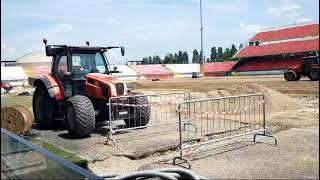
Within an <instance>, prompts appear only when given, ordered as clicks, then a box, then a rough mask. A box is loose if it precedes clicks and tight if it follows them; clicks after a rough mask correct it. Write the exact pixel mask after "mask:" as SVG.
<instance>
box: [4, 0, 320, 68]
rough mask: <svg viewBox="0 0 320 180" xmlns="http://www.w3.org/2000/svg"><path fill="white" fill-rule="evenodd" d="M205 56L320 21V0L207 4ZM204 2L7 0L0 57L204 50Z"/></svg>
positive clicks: (133, 56) (136, 55) (212, 0)
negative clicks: (49, 48) (47, 47)
mask: <svg viewBox="0 0 320 180" xmlns="http://www.w3.org/2000/svg"><path fill="white" fill-rule="evenodd" d="M203 4H204V8H203V10H204V26H205V32H204V33H205V34H204V37H205V55H208V54H209V51H210V48H211V47H212V46H222V47H224V48H225V47H228V46H231V44H232V43H235V44H236V45H237V46H238V44H239V43H242V42H244V41H246V40H247V39H249V38H250V36H252V35H253V34H254V32H256V31H257V30H259V29H261V28H266V27H273V26H279V25H285V24H293V23H295V22H303V21H310V20H318V19H319V1H318V0H203ZM199 29H200V25H199V0H93V1H89V0H55V1H53V0H51V1H49V0H48V1H46V0H27V1H24V0H1V59H14V58H16V57H19V56H21V55H24V54H26V53H30V52H32V51H37V50H42V49H44V47H43V44H42V38H43V37H46V38H47V39H48V41H49V43H53V44H54V43H56V44H71V45H79V44H82V45H85V41H86V40H89V41H90V42H91V45H99V46H111V45H123V46H125V47H126V56H125V57H123V58H120V59H119V58H118V57H119V54H120V53H119V51H113V52H109V55H108V56H109V57H110V59H112V61H113V63H119V62H123V61H125V59H129V60H140V59H141V58H142V57H144V56H149V55H156V54H158V55H160V56H161V57H163V56H164V55H165V54H166V53H167V52H172V53H174V52H177V51H178V50H186V51H188V53H189V56H190V54H191V53H192V50H193V49H195V48H197V49H200V39H199V38H200V30H199Z"/></svg>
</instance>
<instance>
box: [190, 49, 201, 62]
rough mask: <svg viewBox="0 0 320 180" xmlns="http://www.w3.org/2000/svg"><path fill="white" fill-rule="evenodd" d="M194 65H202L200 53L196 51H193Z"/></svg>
mask: <svg viewBox="0 0 320 180" xmlns="http://www.w3.org/2000/svg"><path fill="white" fill-rule="evenodd" d="M192 54H193V55H192V63H199V64H200V61H201V57H200V55H199V53H198V51H197V50H196V49H195V50H193V53H192Z"/></svg>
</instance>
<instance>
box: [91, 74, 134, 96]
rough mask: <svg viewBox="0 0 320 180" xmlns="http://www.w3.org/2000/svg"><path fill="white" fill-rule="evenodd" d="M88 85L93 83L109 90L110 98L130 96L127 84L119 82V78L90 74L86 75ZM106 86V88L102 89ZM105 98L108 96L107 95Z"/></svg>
mask: <svg viewBox="0 0 320 180" xmlns="http://www.w3.org/2000/svg"><path fill="white" fill-rule="evenodd" d="M85 78H86V81H87V83H89V84H90V83H91V84H92V83H93V84H94V85H96V86H99V87H100V88H106V89H108V92H109V93H108V98H109V97H115V96H126V95H128V88H127V86H126V84H125V83H123V82H122V81H120V80H119V78H117V77H113V76H110V75H107V74H100V73H89V74H87V75H85ZM101 86H105V87H101ZM105 98H107V97H106V95H105Z"/></svg>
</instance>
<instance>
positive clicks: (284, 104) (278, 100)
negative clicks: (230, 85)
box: [207, 83, 305, 114]
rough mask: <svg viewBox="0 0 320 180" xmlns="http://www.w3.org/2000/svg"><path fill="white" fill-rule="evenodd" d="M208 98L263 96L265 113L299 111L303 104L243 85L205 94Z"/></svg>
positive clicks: (273, 91)
mask: <svg viewBox="0 0 320 180" xmlns="http://www.w3.org/2000/svg"><path fill="white" fill-rule="evenodd" d="M207 94H208V96H209V97H223V96H236V95H245V94H264V95H265V96H266V101H267V107H266V109H267V113H268V114H269V113H274V112H281V111H287V110H301V109H303V108H305V107H304V105H303V103H302V102H301V101H299V100H298V99H294V98H292V97H290V96H288V95H286V94H283V93H280V92H279V91H276V90H273V89H269V88H267V87H265V86H262V85H259V84H254V83H251V84H244V85H241V86H238V87H236V88H235V89H231V90H228V89H217V90H216V91H210V92H208V93H207Z"/></svg>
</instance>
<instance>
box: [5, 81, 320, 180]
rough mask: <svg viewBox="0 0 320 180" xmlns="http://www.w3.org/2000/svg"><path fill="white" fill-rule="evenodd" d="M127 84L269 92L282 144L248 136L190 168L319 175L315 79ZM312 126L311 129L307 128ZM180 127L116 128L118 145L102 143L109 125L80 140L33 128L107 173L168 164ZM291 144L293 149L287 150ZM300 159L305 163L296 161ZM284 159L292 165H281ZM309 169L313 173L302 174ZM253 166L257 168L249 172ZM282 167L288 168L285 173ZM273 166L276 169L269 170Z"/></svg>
mask: <svg viewBox="0 0 320 180" xmlns="http://www.w3.org/2000/svg"><path fill="white" fill-rule="evenodd" d="M128 85H129V86H131V87H133V88H134V91H140V92H143V93H145V94H156V93H167V92H191V95H192V97H193V98H196V99H201V98H208V97H225V96H234V95H245V94H265V96H266V99H267V101H266V113H267V114H266V115H267V116H266V119H267V129H268V132H270V133H272V134H274V135H275V136H276V137H277V138H278V139H280V141H279V145H278V146H272V145H270V144H268V143H267V144H265V143H252V141H251V140H250V138H252V137H249V139H246V140H241V141H239V142H237V143H235V144H234V145H230V146H228V148H227V149H226V150H221V148H218V149H219V150H213V151H206V152H208V154H209V156H208V157H203V156H202V157H201V158H194V159H193V161H192V164H194V168H193V169H192V170H194V171H195V172H196V173H198V174H200V175H204V176H207V177H209V178H231V177H233V178H268V177H269V178H270V177H272V178H286V177H287V178H319V173H318V170H319V166H318V163H319V156H318V155H316V152H319V149H318V144H319V141H318V140H317V139H318V137H319V131H318V127H319V82H317V81H309V80H307V79H302V80H301V81H297V82H287V81H285V80H284V79H283V77H282V76H242V77H239V76H237V77H235V76H233V77H216V78H201V79H191V78H185V79H168V80H160V81H151V80H137V81H132V82H128ZM31 99H32V97H30V96H29V97H23V96H22V97H21V96H19V97H14V96H12V95H10V96H7V95H6V96H3V95H2V96H1V100H2V101H1V107H3V106H7V105H13V104H24V105H26V106H28V107H29V108H30V109H31ZM310 128H312V130H308V129H310ZM177 129H178V126H177V125H176V124H173V125H170V127H169V126H159V127H156V128H146V129H141V130H140V129H139V130H135V131H130V132H125V133H119V134H116V135H115V136H114V137H115V139H116V140H117V142H119V149H116V148H112V147H109V146H106V145H104V144H103V142H104V141H105V140H106V134H107V132H108V130H109V129H108V127H107V126H104V127H100V128H97V129H96V130H95V132H94V134H92V136H91V137H90V138H86V139H80V140H75V139H70V138H68V132H67V131H66V130H65V129H61V130H46V131H43V130H42V131H40V130H37V129H35V131H37V132H39V133H40V134H41V139H43V140H44V141H45V142H48V143H51V144H54V145H56V146H58V147H60V148H63V149H65V150H67V151H70V152H73V153H76V154H78V155H80V156H82V157H84V158H86V159H88V160H89V161H90V163H89V168H90V170H92V171H93V172H94V173H97V174H100V175H104V174H112V173H120V172H132V171H136V170H139V169H143V168H146V169H148V168H155V167H163V166H170V165H169V164H170V163H172V158H173V157H175V156H177V155H178V151H177V139H178V131H177ZM290 129H295V130H290ZM305 138H308V140H305ZM317 143H318V144H317ZM214 146H215V145H214ZM222 149H225V148H224V147H222ZM239 149H240V150H239ZM287 149H289V150H290V152H286V150H287ZM273 152H275V153H273ZM266 157H270V158H266ZM297 159H299V162H303V163H304V164H306V165H304V164H303V165H301V164H299V165H297V164H296V163H297ZM238 160H241V161H242V162H243V163H240V162H238ZM253 161H254V162H260V161H262V162H264V165H263V166H261V167H259V168H257V169H255V168H256V167H257V163H252V162H253ZM215 162H217V163H215ZM218 162H219V163H218ZM307 162H310V163H309V164H308V163H307ZM285 163H286V164H288V167H287V166H285V167H284V166H282V165H283V164H285ZM258 164H259V163H258ZM291 165H292V167H291ZM262 167H263V168H262ZM217 168H218V169H219V172H218V171H214V170H218V169H217ZM306 170H308V172H309V174H308V173H307V174H303V172H304V171H306ZM243 171H245V172H243ZM251 171H256V172H255V173H250V172H251ZM283 171H285V172H284V173H282V172H283ZM291 171H293V172H294V173H291ZM234 172H236V173H234ZM269 172H273V173H274V174H273V175H272V176H271V175H270V174H269ZM301 173H302V174H301Z"/></svg>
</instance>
